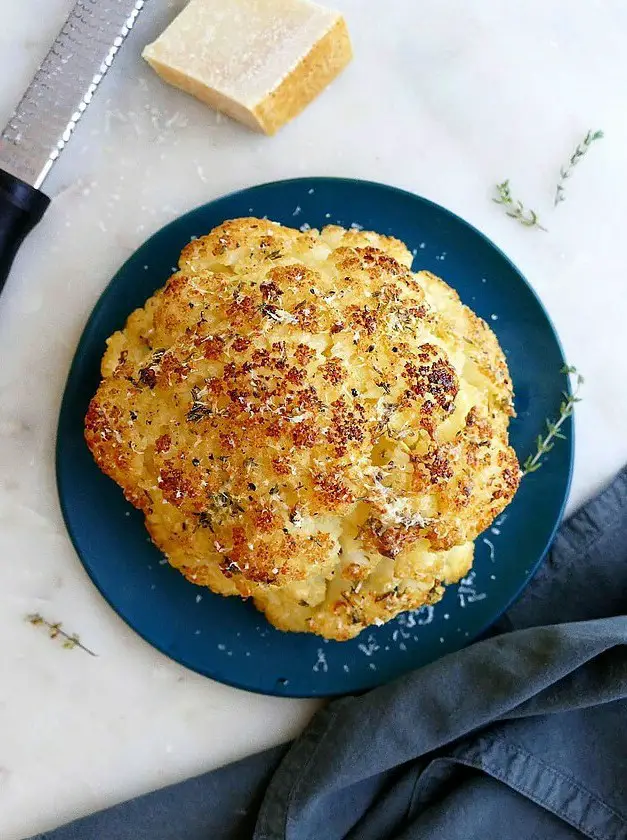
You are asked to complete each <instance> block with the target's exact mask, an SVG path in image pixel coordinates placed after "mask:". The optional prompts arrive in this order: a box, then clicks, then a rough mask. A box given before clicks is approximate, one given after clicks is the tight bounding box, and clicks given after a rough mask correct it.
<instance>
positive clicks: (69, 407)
mask: <svg viewBox="0 0 627 840" xmlns="http://www.w3.org/2000/svg"><path fill="white" fill-rule="evenodd" d="M250 215H257V216H267V217H268V218H270V219H273V220H275V221H278V222H282V223H283V224H287V225H290V226H300V225H302V224H305V223H306V224H309V225H311V226H312V227H320V226H323V225H325V224H328V223H338V224H342V225H345V226H350V225H351V224H356V225H361V226H363V227H365V228H370V229H373V230H376V231H378V232H380V233H388V234H393V235H394V236H397V237H399V238H400V239H402V240H403V241H404V242H406V243H407V245H408V246H409V248H410V249H412V250H413V251H414V253H415V260H414V267H415V268H425V269H429V270H430V271H433V272H434V273H435V274H438V275H440V276H442V277H444V278H445V279H446V281H447V282H448V283H449V284H450V285H451V286H453V287H454V288H456V289H457V291H458V292H459V294H460V296H461V298H462V300H463V301H464V302H465V303H467V304H468V305H469V306H470V307H472V309H474V310H475V312H477V313H478V314H479V315H481V316H482V317H483V318H485V320H486V321H487V322H488V323H489V324H490V326H491V327H492V328H493V329H494V331H495V332H496V334H497V336H498V338H499V341H500V343H501V346H502V347H503V349H504V350H505V352H506V354H507V358H508V362H509V367H510V371H511V374H512V377H513V380H514V387H515V392H516V409H517V412H518V416H517V418H516V419H515V420H514V421H513V422H512V425H511V441H512V445H513V446H514V448H515V449H516V451H517V453H518V456H519V458H520V459H521V461H522V460H524V458H525V457H526V456H527V455H528V454H529V453H530V452H532V451H534V447H535V439H536V436H537V435H538V433H539V432H542V430H543V429H544V424H545V418H547V417H555V416H556V415H557V414H558V411H559V403H560V399H561V393H562V391H563V390H564V389H565V388H566V387H567V383H566V381H565V377H564V375H563V374H562V373H561V372H560V369H561V368H562V366H563V364H564V358H563V355H562V350H561V348H560V344H559V341H558V339H557V337H556V335H555V330H554V329H553V327H552V325H551V322H550V320H549V318H548V316H547V314H546V312H545V310H544V309H543V307H542V305H541V303H540V302H539V300H538V298H537V297H536V296H535V294H534V292H533V291H532V289H531V288H530V287H529V285H528V284H527V283H526V281H525V279H524V278H523V277H522V275H521V274H520V272H519V271H518V270H517V269H516V268H515V267H514V266H513V265H512V263H511V262H510V261H509V260H508V259H507V258H506V257H505V256H504V255H503V254H502V253H501V251H499V249H498V248H496V247H495V246H494V245H493V244H492V243H491V242H490V241H489V240H488V239H486V238H485V237H484V236H483V235H482V234H481V233H479V232H478V231H477V230H476V229H475V228H473V227H471V226H470V225H469V224H467V223H466V222H464V221H463V220H462V219H460V218H458V217H457V216H455V215H453V214H452V213H450V212H449V211H447V210H445V209H444V208H442V207H439V206H438V205H436V204H433V203H432V202H430V201H427V200H426V199H424V198H420V197H418V196H415V195H412V194H410V193H408V192H403V191H402V190H398V189H394V188H392V187H388V186H384V185H382V184H375V183H370V182H366V181H353V180H345V179H336V178H302V179H296V180H292V181H279V182H276V183H272V184H263V185H261V186H257V187H253V188H251V189H247V190H242V191H241V192H237V193H234V194H232V195H228V196H225V197H224V198H221V199H218V200H217V201H212V202H210V203H209V204H206V205H204V206H203V207H199V208H198V209H196V210H193V211H192V212H190V213H187V214H186V215H185V216H182V217H181V218H179V219H177V220H176V221H174V222H172V223H171V224H169V225H167V226H166V227H164V228H163V229H162V230H160V231H159V232H158V233H156V234H155V235H154V236H152V237H151V238H150V239H149V240H148V241H147V242H146V243H144V245H142V246H141V248H139V249H138V251H137V252H136V253H135V254H134V255H133V256H132V257H131V258H130V259H129V260H128V261H127V262H126V263H125V264H124V265H123V266H122V268H121V269H120V270H119V271H118V273H117V274H116V276H115V277H114V278H113V280H112V281H111V283H110V284H109V286H108V287H107V289H106V290H105V292H104V294H103V295H102V297H101V298H100V300H99V302H98V303H97V305H96V308H95V309H94V312H93V314H92V316H91V318H90V319H89V322H88V324H87V326H86V327H85V331H84V333H83V336H82V338H81V340H80V343H79V346H78V349H77V351H76V357H75V359H74V362H73V365H72V369H71V371H70V374H69V378H68V382H67V387H66V390H65V395H64V398H63V405H62V408H61V416H60V420H59V431H58V442H57V476H58V486H59V495H60V498H61V505H62V508H63V514H64V517H65V521H66V523H67V527H68V530H69V532H70V536H71V538H72V541H73V543H74V546H75V548H76V551H77V552H78V555H79V557H80V559H81V561H82V563H83V564H84V566H85V568H86V569H87V572H88V573H89V575H90V576H91V578H92V580H93V582H94V583H95V585H96V586H97V587H98V589H99V590H100V591H101V593H102V594H103V596H104V597H105V598H106V599H107V601H108V602H109V603H110V604H111V606H112V607H113V609H114V610H116V612H118V613H119V615H120V616H122V618H123V619H124V620H125V621H126V622H128V624H129V625H130V626H131V627H133V628H134V629H135V630H136V631H137V632H138V633H139V634H140V635H141V636H142V637H143V638H144V639H146V641H148V642H150V643H151V644H152V645H154V646H155V647H157V648H158V649H159V650H161V651H163V652H164V653H165V654H167V655H168V656H170V657H172V659H175V660H176V661H178V662H181V663H182V664H184V665H187V666H188V667H189V668H192V669H193V670H195V671H198V672H199V673H201V674H206V675H207V676H209V677H212V678H213V679H215V680H219V681H221V682H224V683H228V684H230V685H234V686H238V687H240V688H244V689H248V690H250V691H258V692H263V693H266V694H278V695H283V696H286V695H287V696H298V697H313V696H324V695H334V694H345V693H349V692H357V691H362V690H364V689H367V688H370V687H372V686H375V685H377V684H379V683H382V682H386V681H388V680H390V679H392V678H394V677H396V676H398V675H399V674H402V673H404V672H405V671H408V670H410V669H412V668H416V667H417V666H419V665H424V664H425V663H427V662H430V661H432V660H434V659H437V658H438V657H440V656H443V655H444V654H446V653H449V652H450V651H454V650H457V649H458V648H461V647H462V646H464V645H466V644H468V642H469V641H470V640H471V639H473V638H475V637H476V636H478V635H479V634H480V633H482V632H483V631H484V630H485V629H486V628H487V627H488V625H490V624H491V623H492V622H493V621H494V620H495V619H496V618H497V617H498V616H499V615H500V613H502V612H503V610H504V609H505V608H506V607H507V606H508V605H509V604H510V603H511V602H512V600H513V599H514V598H516V596H517V595H518V594H519V593H520V591H521V589H522V588H523V587H524V586H525V584H526V583H527V582H528V580H529V578H530V577H531V575H532V574H533V573H534V571H535V569H536V568H537V566H538V564H539V563H540V561H541V559H542V557H543V555H544V554H545V552H546V550H547V547H548V545H549V544H550V542H551V539H552V537H553V535H554V533H555V529H556V527H557V525H558V523H559V520H560V517H561V515H562V511H563V508H564V503H565V500H566V496H567V493H568V488H569V483H570V476H571V469H572V457H573V437H572V426H571V420H570V419H569V420H567V421H566V423H565V424H564V432H565V434H566V438H567V439H566V440H564V441H558V443H557V445H556V446H555V449H554V450H553V451H552V452H551V454H550V456H549V457H548V458H547V460H546V463H545V465H544V466H543V467H542V469H541V470H539V471H538V472H537V473H534V474H533V475H530V476H528V477H527V478H525V479H524V481H523V483H522V486H521V488H520V490H519V492H518V494H517V496H516V498H515V499H514V501H513V503H512V504H511V505H510V506H509V507H508V508H507V511H506V513H505V514H504V515H503V516H502V517H501V518H500V519H499V520H498V521H497V522H495V523H494V525H493V527H492V528H490V529H489V530H488V531H487V532H486V533H484V534H483V535H482V536H480V537H479V539H478V540H477V551H476V560H475V564H474V568H473V571H472V572H471V574H470V575H469V576H468V577H467V578H466V579H464V580H463V581H462V582H461V583H460V584H459V585H457V586H451V587H450V588H449V589H448V591H447V593H446V595H445V597H444V599H443V600H442V601H441V602H440V603H439V604H437V605H436V606H435V607H429V608H425V609H423V610H421V611H419V612H416V613H408V614H405V615H403V616H400V617H399V618H398V619H397V620H395V621H392V622H390V623H389V624H387V625H385V626H383V627H379V628H372V630H370V631H365V632H364V633H363V634H362V635H361V636H360V637H359V638H357V639H355V640H353V641H350V642H323V641H322V639H320V638H317V637H315V636H310V635H305V634H286V633H281V632H279V631H277V630H274V629H273V628H272V627H271V626H270V625H269V624H268V623H267V622H266V621H265V619H264V618H263V616H262V615H261V614H260V613H258V612H257V611H256V610H255V609H254V607H253V606H252V605H251V604H249V603H244V602H243V601H240V600H239V599H236V598H221V597H219V596H216V595H213V594H212V593H211V592H209V591H208V590H202V591H201V590H199V589H198V588H196V587H194V586H193V585H192V584H190V583H188V582H187V581H185V579H184V578H183V577H182V576H181V575H180V574H179V573H178V572H176V571H175V570H174V569H172V568H170V567H169V566H168V565H167V564H166V563H165V562H164V560H163V558H162V556H161V554H160V553H159V551H158V550H157V549H156V548H155V547H154V546H153V545H152V543H151V542H150V540H149V539H148V536H147V534H146V531H145V529H144V525H143V517H142V515H141V514H140V513H138V512H137V511H136V510H134V509H133V508H132V507H131V506H130V505H129V504H128V503H127V502H126V501H125V500H124V497H123V496H122V492H121V491H120V489H119V488H118V487H117V486H116V485H115V484H114V483H113V482H112V481H111V480H110V479H108V478H106V477H105V476H104V475H103V474H102V473H101V472H100V470H99V469H98V468H97V467H96V465H95V463H94V462H93V460H92V457H91V455H90V453H89V451H88V450H87V447H86V445H85V443H84V440H83V417H84V415H85V412H86V410H87V405H88V402H89V400H90V398H91V396H92V395H93V393H94V392H95V390H96V388H97V385H98V381H99V364H100V359H101V357H102V354H103V351H104V346H105V339H106V338H107V337H108V336H109V335H110V334H111V333H112V332H114V331H115V330H116V329H119V328H120V327H121V326H122V325H123V324H124V321H125V319H126V317H127V315H128V314H129V313H130V312H131V311H132V310H133V309H134V308H135V307H137V306H141V305H142V304H143V303H144V301H145V300H146V298H147V297H149V296H150V295H151V294H152V293H153V292H154V291H155V289H156V288H158V287H160V286H162V285H163V284H164V283H165V282H166V280H167V279H168V277H169V275H170V273H171V266H173V265H176V263H177V258H178V255H179V252H180V251H181V249H182V248H183V246H184V245H186V244H187V242H189V240H190V238H191V237H192V236H199V235H202V234H204V233H207V232H208V231H209V230H210V229H211V228H213V227H214V226H215V225H217V224H219V223H221V222H223V221H224V220H225V219H231V218H235V217H237V216H250ZM199 594H201V595H202V597H201V598H199V597H198V596H199Z"/></svg>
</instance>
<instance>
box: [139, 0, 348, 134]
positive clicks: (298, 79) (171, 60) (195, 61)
mask: <svg viewBox="0 0 627 840" xmlns="http://www.w3.org/2000/svg"><path fill="white" fill-rule="evenodd" d="M351 56H352V52H351V44H350V40H349V37H348V30H347V28H346V23H345V21H344V19H343V17H342V16H341V15H340V14H339V13H338V12H334V11H331V10H330V9H326V8H324V7H323V6H319V5H318V4H317V3H311V2H309V0H190V2H189V3H188V5H187V6H186V7H185V8H184V9H183V11H182V12H181V13H180V14H179V15H178V17H177V18H175V20H174V21H173V22H172V23H171V24H170V26H168V28H167V29H166V30H165V32H163V34H162V35H161V36H160V37H159V38H158V39H157V40H156V41H155V42H154V43H152V44H149V45H148V46H147V47H146V48H145V49H144V52H143V57H144V58H145V59H146V61H148V63H149V64H150V65H151V66H152V67H153V68H154V69H155V70H156V71H157V73H158V74H159V75H160V76H161V78H162V79H164V80H165V81H166V82H169V83H170V84H171V85H174V86H175V87H178V88H181V89H182V90H184V91H186V92H187V93H191V94H192V95H193V96H196V97H197V98H198V99H201V100H202V101H203V102H206V103H207V104H209V105H211V106H212V107H213V108H216V109H217V110H218V111H222V112H223V113H225V114H228V115H229V116H231V117H234V118H235V119H236V120H239V121H240V122H242V123H244V124H245V125H248V126H250V127H251V128H254V129H256V130H258V131H263V132H265V133H266V134H274V132H275V131H276V130H277V129H278V128H280V127H281V126H282V125H283V124H284V123H286V122H287V121H288V120H291V119H292V118H293V117H295V116H296V115H297V114H298V113H300V111H302V110H303V108H304V107H305V106H306V105H307V104H308V103H309V102H311V100H312V99H313V98H314V97H315V96H317V95H318V94H319V93H320V91H321V90H323V88H325V87H326V86H327V85H328V84H329V82H331V81H332V80H333V79H334V78H335V76H337V74H338V73H339V72H340V71H341V70H342V69H343V67H345V66H346V64H347V63H348V62H349V61H350V59H351Z"/></svg>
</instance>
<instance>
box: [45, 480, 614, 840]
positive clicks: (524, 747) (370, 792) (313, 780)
mask: <svg viewBox="0 0 627 840" xmlns="http://www.w3.org/2000/svg"><path fill="white" fill-rule="evenodd" d="M626 613H627V468H626V469H624V470H623V471H622V472H621V473H620V474H619V475H618V476H617V478H616V479H615V480H614V482H613V483H612V484H611V485H610V487H608V488H607V489H606V490H605V491H604V492H603V493H602V494H601V495H600V496H599V497H597V498H596V499H594V500H593V501H592V502H590V503H589V504H588V505H587V506H586V507H584V508H583V509H582V510H581V511H579V512H578V513H577V514H576V515H575V516H574V517H572V519H570V520H569V521H568V522H566V524H564V525H563V526H562V528H561V530H560V533H559V534H558V536H557V538H556V540H555V543H554V546H553V549H552V551H551V552H550V554H549V556H548V557H547V560H546V561H545V563H544V564H543V566H542V567H541V569H540V571H539V572H538V574H537V575H536V576H535V578H534V580H533V582H532V583H531V584H530V586H529V587H528V588H527V589H526V591H525V593H524V595H523V596H522V597H521V598H520V599H519V601H518V602H517V603H516V604H515V605H514V606H513V607H512V608H511V609H510V610H509V611H508V612H507V613H506V614H505V616H503V617H502V618H501V620H500V621H499V622H498V623H497V624H496V625H495V626H494V627H493V628H492V630H491V631H490V633H489V636H488V637H487V638H484V639H483V640H481V641H479V642H476V643H475V644H473V645H470V646H469V647H467V648H466V649H464V650H462V651H459V652H458V653H454V654H451V655H449V656H446V657H444V658H443V659H441V660H439V661H437V662H434V663H433V664H431V665H428V666H426V667H424V668H421V669H419V670H418V671H415V672H413V673H411V674H408V675H406V676H405V677H403V678H401V679H398V680H396V681H394V682H393V683H391V684H389V685H386V686H382V687H380V688H377V689H374V690H373V691H370V692H369V693H367V694H364V695H362V696H360V697H345V698H342V699H340V700H336V701H334V702H332V703H330V704H329V705H328V706H327V707H326V708H325V709H323V710H322V711H321V712H319V713H318V714H317V715H316V716H315V717H314V719H313V721H312V722H311V724H310V725H309V727H308V728H307V729H306V730H305V732H304V733H303V734H302V735H301V736H300V738H298V740H297V741H295V742H294V743H293V744H292V745H291V746H288V747H279V748H276V749H274V750H270V751H268V752H265V753H261V754H260V755H256V756H252V757H250V758H248V759H245V760H244V761H240V762H237V763H236V764H231V765H228V766H227V767H223V768H221V769H219V770H216V771H213V772H211V773H207V774H205V775H203V776H198V777H196V778H193V779H189V780H188V781H186V782H183V783H181V784H177V785H172V786H170V787H168V788H165V789H162V790H159V791H156V792H154V793H151V794H148V795H146V796H142V797H139V798H137V799H134V800H131V801H130V802H126V803H123V804H122V805H118V806H116V807H114V808H110V809H108V810H106V811H102V812H100V813H98V814H95V815H93V816H91V817H87V818H85V819H82V820H78V821H76V822H73V823H71V824H70V825H67V826H65V827H63V828H60V829H57V830H56V831H52V832H49V833H47V834H42V835H39V836H38V838H36V840H244V838H245V840H340V838H343V840H418V838H420V840H436V838H438V840H442V839H443V838H444V840H462V838H463V840H470V838H475V837H476V838H484V839H485V838H495V840H497V839H498V840H545V839H546V840H549V838H550V839H551V840H566V838H581V837H589V838H592V840H627V615H626ZM132 748H133V747H132V744H129V749H130V750H132Z"/></svg>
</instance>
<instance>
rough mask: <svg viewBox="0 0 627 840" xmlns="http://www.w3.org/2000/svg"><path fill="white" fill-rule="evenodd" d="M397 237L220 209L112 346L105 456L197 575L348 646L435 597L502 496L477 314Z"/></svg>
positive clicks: (99, 455) (467, 558)
mask: <svg viewBox="0 0 627 840" xmlns="http://www.w3.org/2000/svg"><path fill="white" fill-rule="evenodd" d="M410 264H411V255H410V254H409V252H408V251H407V249H406V248H405V246H404V245H403V243H401V242H399V241H398V240H396V239H393V238H391V237H385V236H380V235H378V234H376V233H369V232H365V231H363V232H357V231H352V230H351V231H346V230H344V229H343V228H340V227H335V226H329V227H326V228H324V229H323V230H322V231H321V232H318V231H316V230H312V231H308V232H305V233H303V232H300V231H297V230H292V229H290V228H286V227H283V226H281V225H279V224H275V223H273V222H269V221H263V220H261V219H237V220H234V221H230V222H225V223H224V224H223V225H220V226H219V227H218V228H216V229H215V230H213V231H212V232H211V233H210V234H209V235H208V236H205V237H202V238H201V239H197V240H195V241H192V242H190V244H189V245H188V246H187V247H186V248H185V249H184V250H183V253H182V254H181V259H180V263H179V265H180V270H179V271H178V272H177V273H176V274H174V275H173V276H172V277H171V278H170V280H169V281H168V283H167V284H166V286H165V288H163V289H161V290H160V291H158V292H156V294H155V295H153V297H152V298H150V299H149V300H148V301H147V303H146V305H145V306H144V307H143V308H142V309H138V310H137V311H136V312H134V313H133V314H132V315H131V316H130V318H129V319H128V321H127V324H126V326H125V328H124V330H122V331H121V332H117V333H115V334H114V335H113V336H111V338H110V339H109V342H108V349H107V352H106V354H105V357H104V359H103V362H102V374H103V381H102V382H101V384H100V387H99V388H98V392H97V393H96V395H95V397H94V398H93V400H92V402H91V405H90V408H89V412H88V415H87V418H86V438H87V443H88V445H89V447H90V449H91V451H92V452H93V454H94V457H95V459H96V461H97V463H98V464H99V466H100V468H101V469H102V470H104V472H106V473H107V474H108V475H110V476H111V477H112V478H113V479H114V480H115V481H116V482H117V483H118V484H119V485H120V486H121V487H122V488H123V490H124V493H125V495H126V497H127V498H128V499H129V501H130V502H132V504H134V505H135V506H136V507H138V508H140V509H141V510H142V511H143V512H144V513H145V515H146V525H147V528H148V531H149V532H150V535H151V537H152V539H153V540H154V542H155V544H156V545H157V546H158V547H159V548H160V549H161V550H162V551H163V552H164V553H165V555H166V556H167V558H168V560H169V561H170V563H171V564H172V565H173V566H175V567H176V568H177V569H179V570H180V571H181V572H182V573H183V574H184V575H185V577H186V578H188V579H189V580H190V581H192V582H194V583H196V584H198V585H201V586H208V587H210V588H211V589H212V590H213V591H214V592H218V593H220V594H222V595H240V596H242V597H245V598H248V597H252V598H253V599H254V602H255V604H256V606H257V607H258V608H259V609H260V610H262V611H263V612H264V613H265V614H266V616H267V617H268V619H269V620H270V621H271V622H272V624H274V625H275V626H276V627H279V628H281V629H283V630H293V631H307V632H313V633H318V634H320V635H322V636H325V637H327V638H332V639H349V638H351V637H353V636H356V635H357V634H358V633H359V632H361V630H363V629H364V628H365V627H367V626H368V625H370V624H381V623H383V622H385V621H388V620H389V619H391V618H393V617H394V616H395V615H397V614H398V613H399V612H402V611H404V610H410V609H416V608H419V607H421V606H423V605H424V604H429V603H433V602H435V601H437V600H439V598H440V597H441V596H442V593H443V585H444V584H445V583H450V582H453V581H457V580H459V578H460V577H462V576H463V575H464V574H465V573H466V572H467V571H468V569H469V568H470V566H471V564H472V556H473V540H474V539H475V537H476V536H477V535H478V534H479V533H480V532H481V531H482V530H483V529H484V528H486V527H487V526H488V525H489V524H490V523H491V522H492V520H493V519H494V518H495V517H496V516H498V514H500V513H501V511H502V510H503V509H504V508H505V506H506V505H507V504H508V503H509V501H510V500H511V498H512V496H513V495H514V493H515V491H516V488H517V486H518V481H519V475H520V471H519V467H518V463H517V460H516V456H515V454H514V452H513V450H512V449H511V448H510V447H509V445H508V441H507V427H508V423H509V419H510V417H511V416H512V414H513V409H512V386H511V381H510V378H509V374H508V370H507V366H506V364H505V359H504V357H503V353H502V352H501V349H500V347H499V345H498V343H497V340H496V338H495V336H494V334H493V333H492V332H491V330H490V329H489V328H488V326H487V325H486V324H485V323H484V322H483V321H482V320H481V319H480V318H478V317H477V316H476V315H474V313H472V312H471V311H470V310H469V309H468V308H467V307H465V306H463V305H462V304H461V303H460V301H459V298H458V297H457V294H456V293H455V292H454V291H453V290H452V289H451V288H449V287H448V286H447V285H446V283H444V282H443V281H442V280H440V279H438V278H437V277H435V276H433V275H432V274H429V273H427V272H420V273H418V274H412V273H411V271H410V270H409V266H410Z"/></svg>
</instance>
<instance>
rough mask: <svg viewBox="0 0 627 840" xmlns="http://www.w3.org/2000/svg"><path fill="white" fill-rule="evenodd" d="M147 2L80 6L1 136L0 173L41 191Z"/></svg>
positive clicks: (110, 0) (91, 1)
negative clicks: (11, 176) (40, 188)
mask: <svg viewBox="0 0 627 840" xmlns="http://www.w3.org/2000/svg"><path fill="white" fill-rule="evenodd" d="M144 3H145V0H78V2H77V3H76V5H75V6H74V7H73V9H72V11H71V12H70V15H69V17H68V19H67V20H66V22H65V24H64V25H63V28H62V29H61V32H60V33H59V35H58V37H57V39H56V41H55V42H54V44H53V45H52V48H51V49H50V52H49V53H48V55H47V56H46V57H45V58H44V60H43V62H42V63H41V66H40V67H39V70H38V71H37V73H36V74H35V77H34V78H33V81H32V82H31V83H30V85H29V86H28V89H27V90H26V93H25V94H24V96H23V97H22V100H21V101H20V103H19V105H18V106H17V108H16V109H15V113H14V114H13V116H12V117H11V119H10V120H9V122H8V123H7V125H6V126H5V128H4V129H3V130H2V134H0V168H2V169H4V170H6V171H7V172H9V173H10V174H11V175H14V176H15V177H16V178H20V179H21V180H22V181H25V182H26V183H27V184H31V185H32V186H33V187H35V188H37V189H39V187H40V186H41V184H42V183H43V181H44V179H45V177H46V175H47V174H48V172H49V171H50V167H51V166H52V164H53V163H54V161H55V160H56V159H57V158H58V156H59V154H60V152H61V151H62V150H63V148H64V146H65V144H66V143H67V141H68V140H69V139H70V137H71V135H72V132H73V131H74V128H75V127H76V123H77V122H78V120H79V119H80V118H81V115H82V114H83V112H84V111H85V110H86V108H87V106H88V105H89V103H90V102H91V99H92V97H93V95H94V92H95V91H96V88H97V87H98V85H99V83H100V81H101V80H102V78H103V76H104V75H105V73H106V72H107V70H108V69H109V67H110V66H111V64H112V63H113V59H114V58H115V54H116V53H117V51H118V50H119V48H120V47H121V45H122V43H123V41H124V39H125V38H126V36H127V35H128V33H129V32H130V30H131V28H132V26H133V24H134V23H135V21H136V19H137V16H138V15H139V13H140V11H141V9H142V7H143V6H144Z"/></svg>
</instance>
